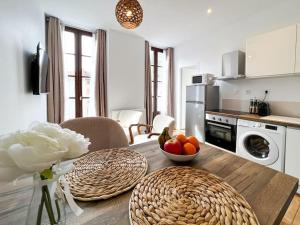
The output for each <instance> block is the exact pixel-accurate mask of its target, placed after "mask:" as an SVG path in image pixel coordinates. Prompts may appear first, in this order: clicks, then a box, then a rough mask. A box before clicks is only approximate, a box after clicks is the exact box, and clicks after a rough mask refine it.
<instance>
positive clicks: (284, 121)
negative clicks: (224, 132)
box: [206, 110, 300, 128]
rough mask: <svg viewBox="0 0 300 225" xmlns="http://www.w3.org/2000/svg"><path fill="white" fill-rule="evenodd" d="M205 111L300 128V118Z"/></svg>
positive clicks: (228, 111) (229, 111)
mask: <svg viewBox="0 0 300 225" xmlns="http://www.w3.org/2000/svg"><path fill="white" fill-rule="evenodd" d="M206 113H209V114H214V115H220V116H228V117H233V118H237V119H243V120H251V121H256V122H262V123H271V124H275V125H281V126H289V127H295V128H300V118H293V117H286V116H275V115H270V116H259V115H255V114H249V113H246V112H239V111H231V110H218V111H206Z"/></svg>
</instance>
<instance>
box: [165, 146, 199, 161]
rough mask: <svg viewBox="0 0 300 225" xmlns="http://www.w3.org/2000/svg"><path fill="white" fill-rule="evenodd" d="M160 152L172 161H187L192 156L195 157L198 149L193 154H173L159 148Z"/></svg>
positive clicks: (190, 159) (191, 158)
mask: <svg viewBox="0 0 300 225" xmlns="http://www.w3.org/2000/svg"><path fill="white" fill-rule="evenodd" d="M160 150H161V152H162V153H163V154H164V155H165V156H166V157H167V158H168V159H170V160H172V161H174V162H188V161H192V160H193V159H194V158H196V157H197V156H198V155H199V153H200V151H198V152H197V153H196V154H194V155H175V154H171V153H168V152H165V151H164V150H162V149H160Z"/></svg>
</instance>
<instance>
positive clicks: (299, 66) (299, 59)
mask: <svg viewBox="0 0 300 225" xmlns="http://www.w3.org/2000/svg"><path fill="white" fill-rule="evenodd" d="M295 72H296V73H300V24H298V25H297V46H296V68H295Z"/></svg>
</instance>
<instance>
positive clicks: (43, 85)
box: [31, 43, 49, 95]
mask: <svg viewBox="0 0 300 225" xmlns="http://www.w3.org/2000/svg"><path fill="white" fill-rule="evenodd" d="M48 66H49V57H48V54H47V52H46V51H45V49H44V48H43V47H42V45H41V44H40V43H38V45H37V52H36V54H35V55H34V57H33V60H32V63H31V80H32V82H31V83H32V92H33V94H34V95H39V94H41V93H48V92H49V86H48V85H49V82H48V78H49V76H48Z"/></svg>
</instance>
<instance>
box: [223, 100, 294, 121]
mask: <svg viewBox="0 0 300 225" xmlns="http://www.w3.org/2000/svg"><path fill="white" fill-rule="evenodd" d="M221 102H222V106H221V108H222V109H229V110H238V111H244V112H248V111H249V102H250V100H240V99H222V100H221ZM268 102H269V104H270V108H271V113H272V115H278V116H290V117H297V118H300V102H290V101H268Z"/></svg>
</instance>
